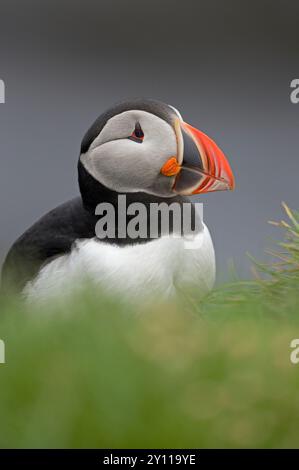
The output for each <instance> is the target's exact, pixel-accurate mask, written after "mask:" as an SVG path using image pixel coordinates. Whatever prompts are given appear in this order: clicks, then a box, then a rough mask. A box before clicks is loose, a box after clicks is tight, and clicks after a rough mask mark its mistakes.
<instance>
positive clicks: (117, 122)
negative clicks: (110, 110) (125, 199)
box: [81, 110, 177, 196]
mask: <svg viewBox="0 0 299 470" xmlns="http://www.w3.org/2000/svg"><path fill="white" fill-rule="evenodd" d="M137 122H139V124H140V126H141V128H142V131H143V133H144V139H143V142H142V143H137V142H134V141H133V140H130V139H128V137H129V136H131V134H132V133H133V131H134V129H135V125H136V123H137ZM176 155H177V140H176V135H175V131H174V129H173V128H172V126H171V125H170V124H168V123H167V122H166V121H164V120H163V119H161V118H159V117H157V116H155V115H153V114H151V113H148V112H145V111H137V110H131V111H126V112H123V113H121V114H118V115H117V116H114V117H113V118H111V119H110V120H109V121H108V122H107V124H106V125H105V126H104V128H103V129H102V131H101V132H100V134H99V135H98V137H97V138H96V139H95V140H94V141H93V143H92V144H91V146H90V148H89V150H88V151H87V152H86V153H85V154H83V155H81V161H82V163H83V165H84V166H85V168H86V169H87V171H88V172H89V173H90V174H91V175H92V176H93V177H94V178H95V179H96V180H98V181H100V182H101V183H102V184H104V185H105V186H107V187H108V188H110V189H113V190H115V191H118V192H137V191H143V192H148V193H150V194H156V195H161V196H173V193H172V192H171V188H172V185H173V183H174V178H173V177H165V176H164V175H161V173H160V170H161V168H162V166H163V165H164V163H165V162H166V161H167V160H168V159H169V158H171V157H173V156H176Z"/></svg>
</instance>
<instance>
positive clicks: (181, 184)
mask: <svg viewBox="0 0 299 470" xmlns="http://www.w3.org/2000/svg"><path fill="white" fill-rule="evenodd" d="M174 128H175V133H176V137H177V143H178V155H177V156H176V157H171V158H169V160H167V162H166V163H165V164H164V165H163V167H162V168H161V173H162V174H163V175H164V176H169V177H173V176H175V180H174V185H173V191H174V192H175V193H177V194H182V195H192V194H202V193H208V192H213V191H225V190H233V189H234V187H235V180H234V175H233V172H232V170H231V167H230V165H229V163H228V161H227V159H226V157H225V155H224V153H223V152H222V150H221V149H220V148H219V147H218V146H217V144H216V143H215V142H214V141H213V140H212V139H211V138H210V137H208V136H207V135H206V134H204V133H203V132H201V131H199V130H198V129H196V128H195V127H192V126H190V125H189V124H187V123H186V122H183V121H181V120H180V119H176V120H175V124H174Z"/></svg>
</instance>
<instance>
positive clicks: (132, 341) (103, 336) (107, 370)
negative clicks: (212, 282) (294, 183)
mask: <svg viewBox="0 0 299 470" xmlns="http://www.w3.org/2000/svg"><path fill="white" fill-rule="evenodd" d="M286 211H287V213H288V220H289V221H288V222H287V223H286V222H281V223H279V225H280V226H281V227H282V228H283V229H284V230H285V231H286V237H284V241H283V242H281V243H280V244H279V248H278V251H279V253H276V255H275V257H276V261H274V262H273V263H272V264H271V265H269V266H265V265H257V264H255V268H254V269H255V271H256V276H255V279H254V280H252V281H248V282H242V281H236V282H234V283H232V284H230V285H227V286H224V287H222V288H219V289H216V290H215V291H213V292H212V293H211V294H210V295H209V296H208V297H207V298H205V299H204V300H203V301H201V302H199V301H198V300H197V299H196V297H195V296H194V295H192V294H190V293H188V294H187V293H185V294H184V295H182V297H181V298H180V299H179V300H178V301H176V302H171V303H167V304H165V303H163V304H157V303H156V304H155V305H152V306H147V307H144V306H143V307H142V306H139V307H132V306H128V305H124V304H122V303H121V301H119V300H118V299H109V298H105V297H103V296H102V295H95V293H94V292H91V290H90V289H87V290H86V291H85V292H84V293H82V294H80V296H78V298H76V299H75V300H73V301H72V302H71V303H70V302H69V303H64V304H63V303H60V304H59V303H56V304H51V305H47V306H43V307H34V308H30V309H29V307H25V306H24V305H23V304H22V303H21V302H20V301H18V300H16V299H4V298H3V299H1V301H0V309H1V315H0V338H1V339H3V340H4V341H5V345H6V361H7V362H6V364H4V365H3V364H0V447H106V448H110V447H112V448H113V447H121V448H122V447H135V448H136V447H137V448H138V447H152V448H155V447H189V448H190V447H196V448H201V447H298V444H299V435H298V419H299V364H298V365H294V364H292V363H291V362H290V353H291V348H290V342H291V340H292V339H293V338H297V337H299V215H298V214H297V213H295V212H290V210H289V209H288V208H287V207H286ZM272 255H273V256H274V254H273V253H272Z"/></svg>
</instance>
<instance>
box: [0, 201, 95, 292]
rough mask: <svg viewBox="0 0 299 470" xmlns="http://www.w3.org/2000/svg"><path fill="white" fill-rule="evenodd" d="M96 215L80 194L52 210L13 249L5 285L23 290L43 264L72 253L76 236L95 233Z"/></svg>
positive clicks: (5, 268) (4, 273)
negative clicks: (83, 202) (83, 201)
mask: <svg viewBox="0 0 299 470" xmlns="http://www.w3.org/2000/svg"><path fill="white" fill-rule="evenodd" d="M95 223H96V221H95V216H93V215H92V214H90V213H89V212H88V211H86V210H85V209H84V207H83V205H82V200H81V198H80V197H78V198H75V199H72V200H70V201H68V202H66V203H65V204H62V205H60V206H58V207H56V208H55V209H53V210H52V211H50V212H48V213H47V214H46V215H44V216H43V217H42V218H41V219H39V220H38V221H37V222H36V223H35V224H34V225H32V226H31V227H30V228H29V229H28V230H26V232H24V233H23V235H21V236H20V237H19V238H18V239H17V240H16V242H15V243H14V244H13V245H12V247H11V249H10V250H9V252H8V254H7V256H6V259H5V261H4V264H3V268H2V286H3V287H4V289H5V290H6V289H8V288H9V289H11V288H12V289H13V290H17V291H21V290H22V289H23V287H24V286H25V284H26V283H27V282H28V281H29V280H31V279H33V278H34V277H35V275H36V274H37V273H38V271H39V269H40V268H41V266H42V265H43V264H45V263H46V262H48V261H49V260H50V259H51V258H54V257H56V256H59V255H62V254H65V253H68V252H69V251H70V250H71V247H72V244H73V242H74V241H75V240H76V239H80V238H91V237H94V236H95Z"/></svg>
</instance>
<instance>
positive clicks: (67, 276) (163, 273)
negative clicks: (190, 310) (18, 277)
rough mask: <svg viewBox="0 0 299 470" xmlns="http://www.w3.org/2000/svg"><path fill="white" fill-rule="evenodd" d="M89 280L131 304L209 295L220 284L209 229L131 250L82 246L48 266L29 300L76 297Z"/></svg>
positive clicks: (26, 291)
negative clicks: (183, 292)
mask: <svg viewBox="0 0 299 470" xmlns="http://www.w3.org/2000/svg"><path fill="white" fill-rule="evenodd" d="M85 279H91V280H92V282H93V283H95V285H96V286H99V287H100V288H102V289H105V290H106V291H108V292H110V293H111V294H113V295H115V294H116V293H117V294H121V296H124V297H125V298H128V299H131V300H134V299H145V298H147V297H153V295H155V296H160V297H161V298H165V297H169V296H172V295H174V294H175V292H176V290H177V289H181V288H184V286H188V287H191V288H192V287H194V288H195V289H197V290H198V292H199V293H202V294H204V293H206V292H207V291H209V290H210V289H211V288H212V287H213V284H214V280H215V255H214V248H213V243H212V240H211V237H210V233H209V230H208V228H207V227H206V226H204V228H203V230H202V231H201V232H200V233H198V234H197V235H195V236H193V237H190V238H174V237H169V236H167V237H162V238H159V239H157V240H153V241H151V242H148V243H144V244H137V245H128V246H125V247H119V246H117V245H112V244H107V243H103V242H101V241H99V240H97V239H91V240H81V241H78V242H77V243H75V245H74V247H73V249H72V251H71V253H70V254H68V255H64V256H60V257H58V258H56V259H55V260H53V261H51V262H50V263H48V264H47V265H46V266H44V267H43V268H42V269H41V270H40V272H39V274H38V275H37V277H36V278H35V279H34V280H33V281H31V282H29V283H28V284H27V285H26V286H25V289H24V294H25V296H26V297H27V298H28V299H29V300H31V299H32V300H35V299H37V300H43V299H47V298H48V297H49V296H57V295H61V294H62V293H63V294H64V293H66V292H72V290H73V289H74V288H75V287H77V286H78V284H80V283H81V284H82V280H85Z"/></svg>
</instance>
